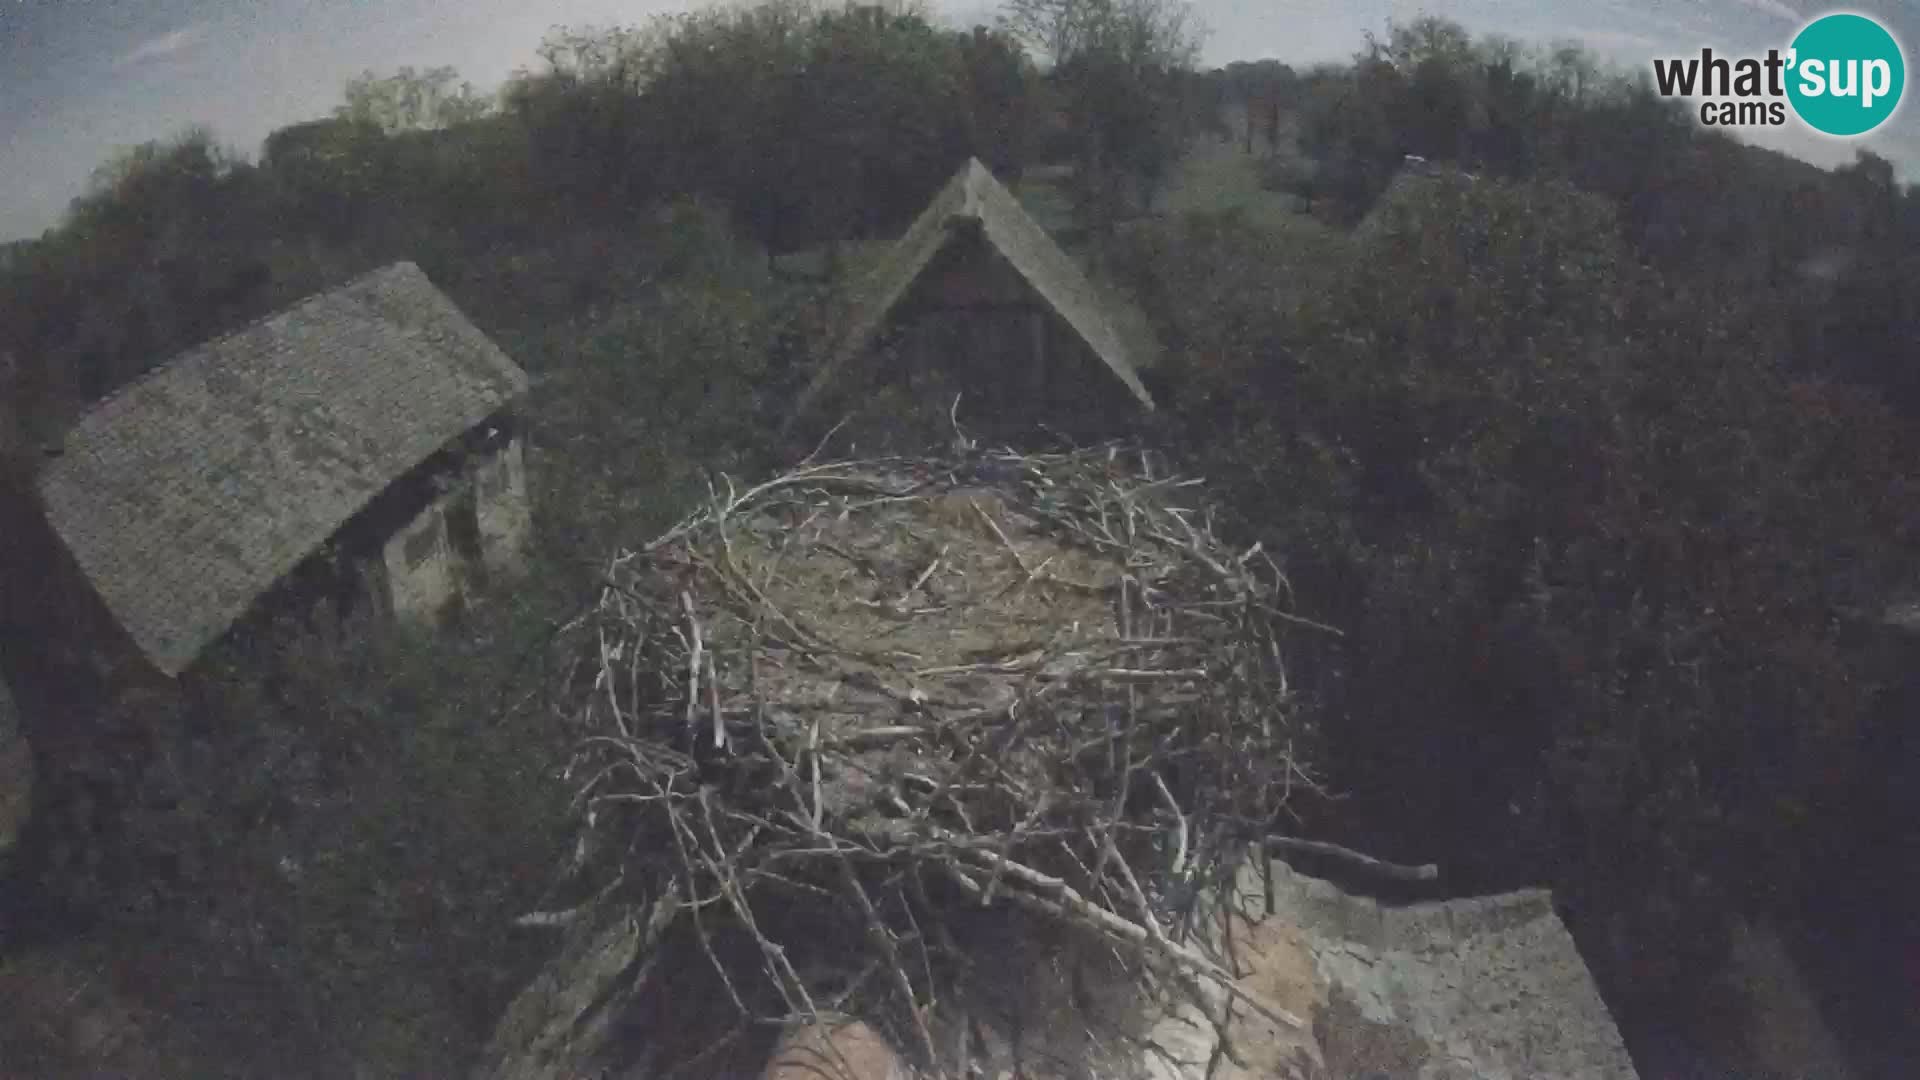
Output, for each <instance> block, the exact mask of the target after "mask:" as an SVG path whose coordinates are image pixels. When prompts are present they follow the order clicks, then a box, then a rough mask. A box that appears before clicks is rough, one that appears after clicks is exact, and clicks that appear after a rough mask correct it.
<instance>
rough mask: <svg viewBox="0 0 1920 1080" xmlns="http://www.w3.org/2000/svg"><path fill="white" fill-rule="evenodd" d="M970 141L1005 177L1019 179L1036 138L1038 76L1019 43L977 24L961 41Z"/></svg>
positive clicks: (986, 160)
mask: <svg viewBox="0 0 1920 1080" xmlns="http://www.w3.org/2000/svg"><path fill="white" fill-rule="evenodd" d="M958 44H959V59H960V72H961V76H960V78H961V87H962V94H963V96H964V98H965V103H966V116H967V130H968V142H969V143H970V144H971V146H972V149H973V155H974V156H975V157H978V158H979V159H980V160H981V161H983V162H985V163H986V164H987V166H988V167H989V168H991V169H993V171H994V172H995V173H998V174H1000V175H1002V176H1018V175H1019V173H1020V169H1021V166H1022V165H1024V164H1025V163H1026V160H1027V156H1028V154H1029V152H1030V145H1029V144H1030V143H1031V141H1032V137H1033V131H1032V129H1033V123H1034V118H1033V113H1034V95H1033V81H1034V72H1033V70H1032V64H1030V63H1029V62H1028V60H1027V56H1026V53H1025V51H1024V50H1023V49H1022V48H1021V47H1020V42H1019V41H1018V40H1016V39H1015V38H1014V37H1013V36H1012V35H1010V34H1008V33H1007V32H1005V31H1004V30H992V29H988V28H987V27H984V26H976V27H974V28H973V30H972V31H971V32H970V33H966V34H961V35H959V37H958Z"/></svg>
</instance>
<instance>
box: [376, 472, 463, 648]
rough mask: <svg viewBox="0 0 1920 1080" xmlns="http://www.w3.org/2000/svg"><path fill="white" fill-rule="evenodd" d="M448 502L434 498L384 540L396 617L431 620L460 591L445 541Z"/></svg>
mask: <svg viewBox="0 0 1920 1080" xmlns="http://www.w3.org/2000/svg"><path fill="white" fill-rule="evenodd" d="M450 501H451V500H450V499H449V498H447V497H441V498H438V499H435V500H434V501H433V502H431V503H429V504H428V505H427V507H426V508H425V509H423V510H422V511H421V512H420V514H419V516H418V517H416V518H414V520H413V521H411V522H409V523H408V524H407V526H406V527H405V528H403V529H401V530H400V531H399V532H397V533H395V534H394V535H393V537H392V538H391V539H389V540H388V541H387V543H386V546H385V548H384V550H383V552H382V560H381V561H382V562H383V563H385V565H386V571H387V575H386V576H387V584H388V589H389V592H390V595H391V596H392V603H393V613H394V614H395V615H396V616H399V617H401V618H411V619H420V620H427V621H431V620H432V619H433V618H434V617H435V616H436V615H438V614H439V612H440V611H441V610H442V609H443V608H445V607H446V606H447V604H448V603H450V602H451V601H452V600H453V598H454V596H455V594H456V593H457V592H458V590H459V578H458V576H457V572H456V569H455V565H454V558H453V552H452V550H451V549H450V547H449V546H448V543H447V521H446V515H447V509H448V503H449V502H450Z"/></svg>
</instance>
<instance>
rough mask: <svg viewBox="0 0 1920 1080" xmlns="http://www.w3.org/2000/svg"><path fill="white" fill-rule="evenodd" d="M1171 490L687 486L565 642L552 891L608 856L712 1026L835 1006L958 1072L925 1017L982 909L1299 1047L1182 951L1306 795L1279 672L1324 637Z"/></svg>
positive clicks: (1060, 483)
mask: <svg viewBox="0 0 1920 1080" xmlns="http://www.w3.org/2000/svg"><path fill="white" fill-rule="evenodd" d="M1202 495H1203V491H1202V489H1201V487H1200V485H1199V483H1198V482H1197V481H1194V480H1188V479H1182V478H1179V477H1176V476H1172V475H1167V474H1166V473H1165V471H1164V468H1156V467H1155V462H1154V460H1153V458H1152V457H1151V455H1149V454H1148V453H1146V452H1145V451H1143V450H1141V449H1139V448H1137V447H1131V446H1123V445H1109V446H1104V447H1100V448H1097V449H1092V450H1080V451H1074V452H1066V453H1057V454H1035V455H1023V454H1017V453H1013V452H1011V451H988V452H982V453H967V454H964V455H962V456H959V457H956V458H952V459H946V460H935V459H907V458H889V459H883V460H867V461H855V462H833V463H813V462H809V463H805V464H803V465H801V466H800V467H798V468H796V469H795V470H794V471H792V472H789V473H787V474H785V475H782V476H779V477H776V478H774V479H772V480H769V481H767V482H765V483H762V484H760V485H757V486H755V487H752V488H749V489H746V490H744V491H743V490H738V489H736V488H734V487H733V486H732V485H731V484H728V485H726V490H725V491H724V492H719V491H716V492H714V493H713V495H712V497H711V499H710V501H709V504H708V505H707V506H706V507H705V508H703V509H702V510H701V511H700V512H698V513H697V514H695V515H694V516H692V517H691V518H689V519H688V520H686V521H685V522H683V523H682V524H681V525H679V526H678V527H676V528H675V529H673V530H672V531H670V532H669V533H667V534H666V535H665V536H663V537H661V538H660V539H659V540H657V541H655V542H654V543H652V544H650V545H648V546H646V547H645V548H643V549H640V550H637V551H632V552H626V553H622V554H621V555H619V556H618V557H616V558H615V559H613V560H612V561H611V563H610V565H609V566H608V567H607V571H606V578H605V582H604V588H603V590H602V592H601V596H600V600H599V603H598V606H597V609H596V610H595V611H594V612H593V614H592V616H591V617H590V618H589V619H588V620H586V621H584V622H583V623H582V624H580V626H579V627H577V628H576V630H575V633H576V634H577V635H578V640H580V641H581V642H582V643H583V644H582V647H581V649H580V650H579V651H580V654H581V656H582V662H581V663H580V664H579V665H578V667H577V668H576V670H575V672H574V673H573V674H572V675H571V676H570V677H569V682H568V693H567V697H566V700H567V702H568V705H567V708H568V710H569V717H570V719H571V720H572V722H574V723H577V724H579V725H580V726H581V727H582V729H583V736H582V741H581V750H580V753H579V755H578V757H577V759H576V761H575V762H574V765H573V767H572V769H571V770H570V776H571V777H572V778H573V779H574V780H575V781H576V782H577V783H578V785H579V787H578V794H579V802H580V805H581V807H582V809H583V811H584V818H585V822H586V829H585V832H584V834H583V840H582V844H581V847H580V849H579V851H578V852H577V853H576V855H577V858H576V860H575V862H576V866H577V865H578V864H579V863H582V862H584V861H586V860H587V859H588V858H589V854H588V853H589V852H590V851H600V852H607V851H612V852H614V853H615V855H616V856H617V859H616V861H617V862H618V864H619V866H620V877H619V878H618V885H617V887H618V889H619V891H621V892H623V893H624V894H625V895H627V896H628V897H630V898H632V899H633V900H634V902H635V903H636V910H638V911H642V912H643V914H642V915H640V916H639V918H640V920H641V921H642V923H643V925H645V927H646V939H647V942H646V943H647V946H648V947H649V948H650V949H653V950H654V951H656V952H662V951H664V950H665V949H666V946H667V944H668V943H669V942H670V941H671V940H677V941H678V942H679V945H680V948H681V950H682V955H683V956H694V955H697V956H699V957H702V958H704V960H705V961H706V963H707V964H708V965H709V966H710V967H711V969H712V972H713V973H714V974H715V975H717V977H718V983H719V986H720V987H721V988H722V989H723V991H724V996H725V997H726V998H728V999H729V1000H728V1001H727V1003H726V1005H725V1006H724V1008H723V1010H722V1011H731V1013H732V1014H733V1018H734V1020H735V1025H734V1027H733V1029H732V1030H735V1031H738V1030H740V1028H741V1027H742V1026H744V1025H748V1024H752V1023H754V1022H761V1021H764V1022H771V1023H786V1022H791V1021H793V1020H796V1019H811V1018H815V1017H817V1016H818V1015H820V1014H821V1013H822V1012H824V1011H828V1010H846V1009H853V1010H854V1011H858V1012H860V1013H862V1014H863V1015H866V1016H869V1017H881V1018H883V1019H882V1023H883V1024H888V1026H891V1027H892V1028H893V1029H894V1032H895V1034H896V1035H898V1036H899V1037H900V1039H901V1041H902V1045H904V1046H906V1047H907V1048H909V1050H910V1051H911V1052H912V1056H916V1057H918V1058H920V1059H921V1060H920V1062H919V1064H920V1065H921V1067H923V1068H926V1069H928V1070H930V1071H931V1072H934V1073H936V1074H938V1073H943V1072H945V1071H947V1070H949V1069H957V1070H958V1071H959V1072H960V1073H961V1074H962V1075H964V1073H965V1063H964V1061H961V1060H958V1059H959V1058H964V1057H965V1055H966V1051H965V1049H964V1048H962V1049H959V1050H958V1051H955V1050H954V1049H953V1048H952V1046H951V1045H950V1042H949V1040H948V1039H947V1038H946V1036H945V1035H943V1034H938V1033H939V1032H941V1031H942V1030H944V1029H942V1028H941V1026H940V1024H939V1023H938V1022H936V1019H935V1018H936V1016H937V1014H939V1013H940V1011H941V1009H942V1008H943V1007H944V1005H945V1004H946V1003H948V1002H950V1001H952V1000H955V999H956V997H957V996H958V995H959V994H960V992H961V990H960V984H961V983H963V982H965V981H966V980H967V979H968V978H969V977H970V976H969V973H970V972H974V971H976V970H977V967H978V965H977V964H976V963H975V961H977V960H978V959H979V957H977V956H970V955H969V954H970V951H972V950H970V948H969V944H968V942H967V940H965V939H966V938H967V935H968V933H969V931H968V929H967V927H968V926H969V925H973V923H972V922H971V920H972V919H973V917H974V916H977V914H978V913H979V911H980V909H982V908H988V909H1001V908H1012V909H1015V910H1017V911H1018V912H1020V913H1021V916H1020V917H1021V918H1023V919H1027V920H1037V923H1031V924H1030V925H1041V924H1044V925H1051V926H1055V927H1057V928H1060V929H1062V930H1064V931H1066V932H1069V933H1073V934H1080V935H1083V936H1087V937H1089V938H1091V939H1093V940H1097V941H1099V942H1101V943H1102V945H1103V947H1105V948H1107V949H1109V950H1110V951H1112V952H1113V953H1114V955H1115V956H1116V957H1118V958H1119V959H1120V960H1121V961H1122V962H1123V964H1124V965H1125V966H1126V967H1127V970H1128V971H1130V972H1132V973H1133V974H1135V975H1137V977H1138V978H1139V980H1140V981H1141V984H1142V986H1143V987H1147V988H1150V989H1151V990H1152V991H1153V993H1155V994H1158V995H1165V994H1167V993H1179V992H1184V993H1188V994H1192V995H1197V996H1202V997H1204V996H1205V995H1203V994H1201V989H1200V984H1212V990H1211V993H1212V994H1213V995H1214V996H1215V997H1217V996H1218V994H1219V993H1221V992H1223V991H1224V992H1225V993H1227V994H1228V995H1230V996H1233V997H1234V998H1236V999H1237V1000H1239V1001H1240V1003H1241V1004H1242V1005H1244V1006H1245V1007H1246V1008H1247V1009H1249V1010H1252V1011H1254V1012H1258V1013H1261V1014H1263V1015H1265V1016H1266V1017H1267V1018H1268V1019H1269V1020H1272V1021H1274V1022H1276V1023H1282V1024H1288V1025H1298V1024H1299V1023H1300V1019H1299V1018H1297V1017H1293V1016H1290V1015H1288V1014H1286V1013H1284V1012H1283V1011H1281V1010H1279V1009H1276V1008H1274V1007H1272V1006H1270V1005H1267V1004H1265V1003H1262V1002H1258V1001H1253V1000H1249V999H1246V995H1245V993H1244V992H1243V991H1240V990H1238V989H1237V988H1235V987H1234V986H1233V980H1232V978H1231V976H1230V975H1229V974H1228V972H1227V971H1226V970H1225V969H1224V968H1223V967H1222V965H1221V962H1220V960H1219V958H1218V957H1216V956H1210V955H1208V953H1207V950H1206V948H1205V946H1204V945H1203V944H1202V943H1201V939H1200V937H1198V936H1194V935H1190V933H1189V930H1190V929H1191V927H1192V923H1193V920H1194V918H1195V913H1194V907H1195V903H1196V899H1197V897H1198V896H1199V895H1200V894H1201V893H1202V892H1204V891H1205V890H1206V889H1207V887H1208V886H1209V885H1211V884H1212V883H1215V882H1219V881H1225V880H1231V875H1232V873H1233V871H1234V869H1235V868H1236V866H1237V864H1238V861H1239V860H1240V859H1241V858H1242V857H1244V853H1245V852H1246V850H1247V842H1248V841H1249V840H1252V839H1255V838H1259V837H1264V836H1266V835H1267V834H1268V833H1269V832H1271V831H1272V829H1273V828H1274V825H1275V823H1276V822H1277V821H1279V820H1280V819H1281V818H1282V817H1283V816H1284V815H1285V814H1286V813H1287V811H1288V806H1289V803H1290V801H1292V800H1294V799H1296V798H1297V797H1298V796H1300V795H1302V794H1304V793H1306V792H1308V791H1312V790H1315V787H1316V786H1315V781H1314V779H1313V776H1312V773H1311V771H1310V769H1309V768H1308V767H1307V765H1306V764H1305V762H1303V761H1302V760H1301V758H1302V754H1303V751H1302V749H1301V748H1302V747H1304V746H1305V745H1306V741H1307V739H1308V736H1309V735H1310V732H1309V731H1308V730H1307V728H1306V725H1305V724H1304V723H1303V721H1302V719H1301V718H1300V716H1299V715H1298V714H1297V711H1296V709H1295V706H1294V703H1293V701H1292V697H1291V694H1290V692H1289V688H1288V683H1287V676H1286V669H1285V666H1284V663H1283V656H1284V654H1283V649H1282V646H1283V643H1284V641H1285V639H1286V635H1287V634H1289V633H1292V632H1296V631H1297V630H1299V629H1302V628H1304V629H1307V630H1310V631H1320V630H1326V629H1327V628H1325V627H1319V626H1317V624H1313V623H1311V622H1310V621H1308V620H1305V619H1300V618H1298V617H1297V616H1294V615H1292V614H1290V613H1288V612H1287V611H1286V610H1285V605H1286V603H1287V601H1288V598H1289V596H1288V586H1287V582H1286V579H1285V577H1284V575H1283V574H1282V573H1281V571H1280V569H1279V567H1278V566H1277V564H1276V563H1275V562H1274V560H1273V559H1271V558H1270V557H1268V555H1267V553H1265V552H1263V551H1261V550H1260V549H1259V547H1258V546H1256V547H1255V548H1254V549H1252V550H1246V551H1240V550H1234V549H1232V548H1229V547H1228V546H1227V545H1225V544H1224V543H1223V542H1222V541H1221V540H1220V539H1219V537H1218V536H1217V535H1216V534H1215V532H1214V530H1213V527H1212V519H1211V515H1210V514H1209V512H1208V510H1207V508H1206V507H1205V506H1204V505H1203V502H1202ZM661 977H663V976H662V974H661V972H660V970H659V969H658V968H656V967H653V966H651V965H649V966H646V967H643V968H642V969H641V972H640V974H639V975H637V976H636V978H637V979H640V980H644V979H647V978H656V979H657V978H661ZM1212 1011H1213V1010H1212V1009H1211V1008H1210V1009H1209V1013H1208V1014H1209V1015H1211V1014H1212ZM962 1043H964V1039H962ZM680 1064H681V1066H682V1067H683V1068H688V1067H691V1068H692V1069H693V1070H694V1071H698V1069H699V1065H698V1063H697V1062H696V1063H692V1064H691V1065H689V1063H688V1062H686V1061H682V1062H680Z"/></svg>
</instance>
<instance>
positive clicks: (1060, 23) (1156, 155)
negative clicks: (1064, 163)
mask: <svg viewBox="0 0 1920 1080" xmlns="http://www.w3.org/2000/svg"><path fill="white" fill-rule="evenodd" d="M1002 21H1003V25H1004V26H1005V27H1006V28H1007V30H1008V32H1009V33H1011V34H1013V35H1014V36H1015V37H1017V38H1019V39H1021V40H1023V41H1025V42H1026V43H1027V44H1028V45H1029V46H1031V47H1033V48H1035V49H1038V50H1040V51H1041V52H1043V53H1044V54H1045V55H1046V56H1047V58H1048V59H1049V61H1050V63H1051V65H1052V67H1051V71H1050V77H1051V79H1052V80H1053V81H1054V82H1055V83H1056V84H1057V85H1058V86H1059V87H1060V89H1061V90H1062V97H1063V98H1064V100H1065V103H1066V108H1067V114H1068V122H1069V125H1070V126H1071V128H1072V129H1073V132H1074V135H1075V137H1076V142H1077V151H1076V154H1075V158H1076V161H1075V165H1076V166H1077V177H1076V179H1077V180H1078V182H1079V184H1080V189H1081V191H1080V195H1081V203H1082V209H1083V212H1084V213H1085V214H1086V216H1087V217H1089V218H1090V219H1091V222H1090V223H1091V224H1092V225H1093V226H1094V227H1095V228H1096V229H1102V230H1104V229H1107V228H1110V227H1111V225H1112V224H1113V222H1114V220H1115V219H1116V218H1117V216H1118V213H1119V201H1120V199H1119V181H1120V180H1121V179H1122V178H1123V177H1127V176H1131V177H1132V178H1133V179H1134V180H1135V181H1136V182H1137V183H1138V184H1139V185H1140V187H1141V189H1142V193H1143V196H1144V200H1145V201H1146V202H1148V203H1151V202H1152V200H1153V196H1154V193H1155V191H1156V189H1157V188H1158V186H1159V184H1160V183H1161V181H1162V180H1163V179H1164V177H1165V175H1166V172H1167V170H1168V169H1169V168H1170V167H1171V166H1172V164H1173V162H1174V161H1175V160H1177V159H1178V156H1179V154H1180V152H1181V150H1182V149H1183V148H1184V145H1185V142H1186V138H1187V136H1188V134H1189V131H1188V119H1189V110H1188V109H1186V108H1185V105H1184V100H1183V92H1184V90H1185V89H1186V87H1187V86H1188V78H1187V76H1189V75H1190V74H1191V72H1192V71H1193V67H1194V64H1195V62H1196V61H1197V60H1198V59H1199V55H1200V44H1201V41H1202V39H1203V37H1204V34H1205V30H1204V27H1202V26H1201V24H1200V22H1199V20H1198V18H1197V17H1196V16H1195V14H1194V12H1193V9H1192V7H1191V6H1190V5H1188V4H1187V3H1185V2H1184V0H1008V3H1007V5H1006V6H1005V7H1004V8H1003V9H1002Z"/></svg>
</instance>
